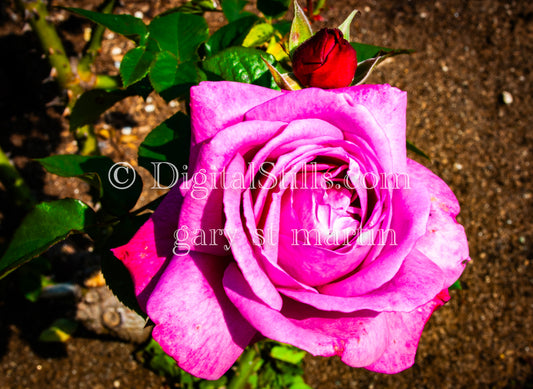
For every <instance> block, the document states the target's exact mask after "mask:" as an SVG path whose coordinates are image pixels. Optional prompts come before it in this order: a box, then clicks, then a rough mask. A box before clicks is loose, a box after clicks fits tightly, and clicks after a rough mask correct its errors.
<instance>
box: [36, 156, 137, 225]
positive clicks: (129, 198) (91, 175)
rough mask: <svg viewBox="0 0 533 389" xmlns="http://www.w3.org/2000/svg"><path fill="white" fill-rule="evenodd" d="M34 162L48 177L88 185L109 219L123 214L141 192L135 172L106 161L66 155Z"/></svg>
mask: <svg viewBox="0 0 533 389" xmlns="http://www.w3.org/2000/svg"><path fill="white" fill-rule="evenodd" d="M37 161H38V162H39V163H40V164H41V165H43V167H44V168H45V169H46V170H47V171H49V172H50V173H53V174H57V175H58V176H61V177H79V178H81V179H83V180H84V181H86V182H88V183H89V184H90V185H91V186H93V187H94V188H95V189H96V190H97V191H98V193H99V196H100V197H101V200H102V206H103V207H104V209H105V210H106V211H108V212H109V213H111V214H113V215H122V214H124V213H127V212H128V211H129V210H130V209H131V208H133V206H134V205H135V204H136V202H137V199H138V198H139V196H140V194H141V191H142V181H141V178H140V177H139V176H138V175H137V174H136V172H135V170H133V168H131V169H130V168H129V167H126V166H119V164H115V163H114V162H113V161H112V160H111V159H110V158H108V157H102V156H83V155H73V154H67V155H54V156H51V157H46V158H41V159H37Z"/></svg>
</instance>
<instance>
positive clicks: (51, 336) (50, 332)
mask: <svg viewBox="0 0 533 389" xmlns="http://www.w3.org/2000/svg"><path fill="white" fill-rule="evenodd" d="M77 328H78V323H77V322H76V321H74V320H70V319H65V318H60V319H57V320H55V321H54V322H53V323H52V325H51V326H50V327H48V328H47V329H45V330H44V331H43V332H41V335H40V336H39V340H40V341H41V342H61V343H64V342H66V341H67V340H69V339H70V337H71V336H72V334H73V333H74V332H75V331H76V329H77Z"/></svg>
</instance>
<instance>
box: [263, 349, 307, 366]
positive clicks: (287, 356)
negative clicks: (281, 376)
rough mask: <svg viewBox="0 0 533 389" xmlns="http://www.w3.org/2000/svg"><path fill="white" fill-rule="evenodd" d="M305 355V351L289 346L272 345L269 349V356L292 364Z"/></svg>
mask: <svg viewBox="0 0 533 389" xmlns="http://www.w3.org/2000/svg"><path fill="white" fill-rule="evenodd" d="M305 355H306V352H305V351H302V350H299V349H297V348H295V347H289V346H274V347H272V350H270V356H271V357H272V358H275V359H279V360H280V361H283V362H288V363H292V364H293V365H297V364H299V363H300V362H301V361H302V360H303V359H304V357H305Z"/></svg>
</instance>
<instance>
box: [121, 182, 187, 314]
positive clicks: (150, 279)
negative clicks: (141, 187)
mask: <svg viewBox="0 0 533 389" xmlns="http://www.w3.org/2000/svg"><path fill="white" fill-rule="evenodd" d="M182 202H183V198H182V197H181V193H180V191H179V189H178V188H177V187H176V188H174V189H172V190H170V192H168V193H167V195H166V196H165V198H164V199H163V201H162V202H161V204H160V205H159V207H158V208H157V209H156V210H155V212H154V213H153V214H152V215H151V216H150V218H149V219H148V220H147V221H146V223H145V224H144V225H143V226H142V227H141V228H140V229H139V230H138V231H137V232H136V233H135V235H134V236H133V237H132V238H131V240H130V241H129V242H128V243H127V244H125V245H124V246H121V247H117V248H114V249H112V250H111V251H112V252H113V254H114V255H115V256H116V257H117V258H118V259H120V260H121V261H122V262H123V263H124V265H125V266H126V268H127V269H128V270H129V272H130V274H131V277H132V280H133V285H134V290H135V295H136V296H137V300H138V302H139V305H140V306H141V309H143V310H146V309H145V307H146V300H147V299H148V297H149V296H150V293H151V292H152V289H153V287H154V285H155V282H157V280H158V279H159V276H158V274H159V273H160V271H162V269H164V266H165V263H166V260H167V258H168V257H169V256H171V255H172V249H173V248H174V243H175V238H174V233H175V232H176V229H177V220H178V217H179V214H180V209H181V204H182Z"/></svg>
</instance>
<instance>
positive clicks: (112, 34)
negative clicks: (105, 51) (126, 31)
mask: <svg viewBox="0 0 533 389" xmlns="http://www.w3.org/2000/svg"><path fill="white" fill-rule="evenodd" d="M105 37H106V39H115V34H114V33H113V32H108V33H107V34H106V36H105Z"/></svg>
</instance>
